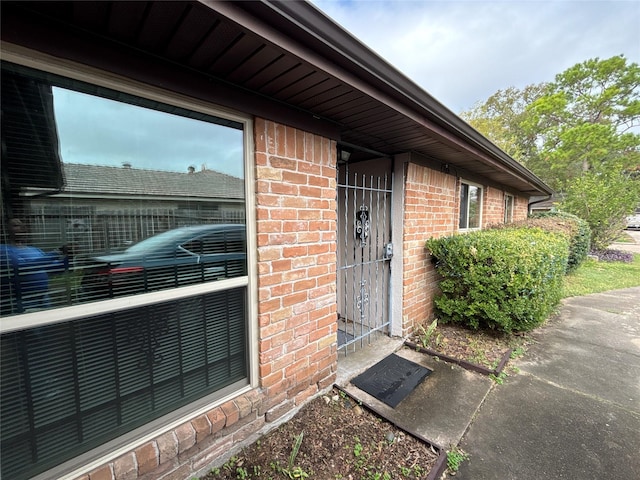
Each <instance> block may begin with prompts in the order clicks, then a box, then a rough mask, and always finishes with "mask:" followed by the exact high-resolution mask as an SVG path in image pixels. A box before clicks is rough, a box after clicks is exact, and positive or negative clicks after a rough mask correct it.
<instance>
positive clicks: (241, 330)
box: [0, 63, 249, 479]
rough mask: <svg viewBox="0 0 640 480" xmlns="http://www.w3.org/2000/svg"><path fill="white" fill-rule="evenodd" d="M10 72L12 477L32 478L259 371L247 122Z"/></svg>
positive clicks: (7, 367)
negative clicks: (252, 355)
mask: <svg viewBox="0 0 640 480" xmlns="http://www.w3.org/2000/svg"><path fill="white" fill-rule="evenodd" d="M1 78H2V96H1V102H2V196H1V199H2V231H1V238H0V241H1V244H0V286H1V289H2V296H1V301H0V307H1V312H0V313H1V316H2V322H3V330H2V332H3V334H2V349H1V359H2V365H1V366H2V371H1V385H0V387H1V395H2V403H1V420H2V427H3V428H2V431H1V437H2V446H1V447H2V477H3V478H4V477H6V478H13V479H21V478H31V477H32V476H34V475H36V474H38V473H41V472H44V471H46V470H48V469H51V468H54V467H55V466H56V465H59V464H61V463H63V462H65V461H68V460H70V459H72V458H73V457H75V456H77V455H79V454H82V453H84V452H87V451H89V450H91V449H94V448H96V447H98V446H99V445H101V444H103V443H105V442H107V441H112V440H113V439H115V438H117V437H119V436H121V435H123V434H125V433H127V432H130V431H132V430H134V429H136V428H140V427H141V426H142V425H145V424H148V423H149V422H153V421H154V420H155V419H158V418H160V417H161V416H163V415H166V414H168V413H170V412H172V411H175V410H177V409H180V408H182V407H184V406H185V405H187V404H189V403H191V402H194V401H196V400H198V399H201V398H203V397H206V396H211V395H213V396H214V397H215V394H216V392H220V391H222V390H224V389H228V388H239V387H240V386H243V385H247V384H248V378H249V366H248V364H249V361H248V333H247V331H248V318H247V317H248V315H247V304H248V298H247V297H248V274H247V233H246V227H245V213H246V208H245V179H244V168H245V155H246V152H245V148H244V145H245V135H246V131H245V130H246V128H245V123H243V121H242V119H237V118H228V116H227V117H225V116H218V115H214V114H212V113H210V112H205V111H195V110H194V109H189V108H186V107H185V106H184V104H180V105H174V104H171V103H170V102H168V103H162V102H158V101H152V100H149V99H147V98H144V96H136V95H133V94H129V93H123V92H119V91H116V90H111V89H108V88H103V87H99V86H96V85H91V84H87V83H83V82H79V81H76V80H72V79H69V78H65V77H60V76H56V75H52V74H48V73H45V72H41V71H35V70H31V69H27V68H24V67H21V66H18V65H15V64H10V63H3V64H2V77H1ZM207 285H210V287H207ZM189 286H198V288H197V289H196V290H192V289H190V288H189ZM203 286H204V287H206V288H202V287H203ZM162 290H165V291H168V290H174V291H175V292H176V293H172V294H171V295H170V296H169V297H167V298H171V299H172V300H169V301H164V300H165V299H164V298H163V297H160V296H158V295H157V294H154V292H159V291H162ZM145 295H146V296H145ZM123 297H131V300H130V301H128V302H127V304H128V305H129V306H128V307H127V308H124V309H123V308H122V302H121V300H122V298H123ZM149 299H151V300H149ZM98 302H99V303H98ZM118 302H120V303H118ZM88 304H91V305H92V307H91V311H92V312H93V313H94V314H92V315H88V314H87V316H86V317H82V315H78V314H77V312H78V311H79V307H82V306H83V305H88ZM64 308H66V309H67V310H69V311H72V310H73V312H75V313H74V315H73V319H72V320H69V321H60V320H59V318H60V317H61V315H59V316H58V320H55V321H52V320H51V318H53V316H52V315H50V313H52V312H53V311H55V310H59V311H61V312H62V310H60V309H64ZM74 309H75V310H74ZM67 310H64V311H65V312H66V311H67ZM96 311H98V312H99V314H97V315H96V314H95V312H96ZM53 313H55V312H53ZM54 316H55V315H54ZM62 316H63V315H62ZM23 317H24V318H26V317H28V318H29V322H28V326H27V327H21V326H20V321H21V318H23Z"/></svg>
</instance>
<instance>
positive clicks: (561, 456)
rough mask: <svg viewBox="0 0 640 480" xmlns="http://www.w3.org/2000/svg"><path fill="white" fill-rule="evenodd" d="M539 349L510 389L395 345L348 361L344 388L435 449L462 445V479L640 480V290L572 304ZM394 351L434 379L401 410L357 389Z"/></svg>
mask: <svg viewBox="0 0 640 480" xmlns="http://www.w3.org/2000/svg"><path fill="white" fill-rule="evenodd" d="M536 340H537V342H536V343H535V344H534V345H533V346H531V347H530V348H529V349H528V351H527V353H526V355H525V356H524V357H523V358H521V359H520V361H518V362H516V363H515V366H517V367H518V368H519V369H520V372H519V373H518V374H515V375H513V374H512V375H511V376H509V377H508V379H507V380H506V381H505V383H504V384H503V385H493V383H492V381H491V380H490V379H489V378H487V377H486V376H483V375H480V374H477V373H473V372H469V371H466V370H463V369H462V368H460V367H458V366H455V365H454V366H452V365H451V364H448V363H445V362H442V361H441V362H437V361H435V360H434V359H433V358H432V357H429V356H427V355H424V354H420V353H417V352H415V351H414V350H411V349H408V348H407V347H403V346H402V342H401V341H400V340H397V339H390V338H388V337H383V338H381V339H379V341H376V342H375V344H373V345H371V346H370V347H365V348H364V349H363V350H361V351H359V352H357V353H356V354H353V355H350V356H348V357H344V358H341V359H340V360H339V361H338V384H339V385H341V386H343V387H344V388H345V389H346V390H347V391H348V392H349V393H350V394H351V395H353V396H354V397H356V398H358V399H359V400H361V401H362V402H363V403H364V404H366V405H368V406H370V407H372V408H373V409H374V410H375V411H377V412H378V413H379V414H381V415H383V416H384V417H386V418H387V419H389V420H390V421H392V422H394V423H395V424H397V425H399V426H401V427H403V428H405V429H406V430H407V431H409V432H411V433H413V434H415V435H417V436H419V437H421V438H423V439H426V440H428V441H430V442H431V443H434V444H436V445H439V446H441V447H443V448H445V449H447V450H449V449H450V447H451V446H452V445H458V444H459V445H460V447H461V448H462V449H463V450H464V451H465V452H467V453H468V454H469V459H468V460H467V461H465V462H464V463H463V464H462V467H461V468H460V471H459V472H458V474H457V475H456V477H454V478H456V479H462V480H543V479H544V480H546V479H553V480H556V479H566V480H591V479H593V480H618V479H636V478H640V474H639V472H640V287H636V288H630V289H626V290H618V291H613V292H607V293H602V294H596V295H589V296H584V297H575V298H571V299H568V300H565V301H563V303H562V306H561V310H560V314H559V315H558V316H557V317H556V318H554V319H553V320H551V321H550V322H549V323H548V324H547V325H545V326H544V327H542V328H541V329H540V330H539V331H538V332H537V333H536ZM392 352H395V353H397V354H398V355H401V356H403V357H405V358H407V359H409V360H411V361H413V362H415V363H419V364H421V365H423V366H425V367H427V368H429V369H431V370H433V373H432V374H431V375H430V376H429V377H428V378H427V379H426V380H425V381H424V382H423V383H422V384H421V385H420V386H418V388H416V390H414V391H413V392H412V393H411V394H409V396H408V397H407V398H406V399H405V400H403V401H402V402H400V404H399V405H398V406H397V407H396V408H391V407H388V406H387V405H385V404H383V403H382V402H380V401H378V400H377V399H376V398H374V397H371V396H369V395H368V394H366V393H365V392H362V391H361V390H359V389H358V388H356V387H355V386H354V385H352V384H350V383H349V380H350V379H351V378H353V377H354V376H355V375H357V374H358V373H360V372H361V371H364V370H365V369H366V368H368V367H369V366H371V365H373V364H374V363H375V362H377V361H379V360H380V359H382V358H383V357H385V356H386V355H388V354H390V353H392ZM510 365H511V366H514V364H513V363H511V364H510Z"/></svg>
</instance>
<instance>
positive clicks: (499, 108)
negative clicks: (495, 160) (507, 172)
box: [460, 83, 547, 165]
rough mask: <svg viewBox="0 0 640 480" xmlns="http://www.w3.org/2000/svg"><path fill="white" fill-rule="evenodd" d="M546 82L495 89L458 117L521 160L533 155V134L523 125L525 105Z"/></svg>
mask: <svg viewBox="0 0 640 480" xmlns="http://www.w3.org/2000/svg"><path fill="white" fill-rule="evenodd" d="M546 88H547V84H544V83H541V84H537V85H528V86H526V87H525V88H523V89H518V88H515V87H509V88H507V89H505V90H498V91H497V92H496V93H494V94H493V95H491V96H490V97H489V98H488V99H487V101H486V102H484V103H477V104H476V105H474V107H473V108H472V109H471V110H468V111H465V112H462V113H461V114H460V116H461V117H462V118H463V119H464V120H466V121H467V122H468V123H469V124H470V125H471V126H472V127H473V128H475V129H476V130H478V131H479V132H480V133H482V134H483V135H484V136H485V137H487V138H488V139H489V140H491V141H492V142H493V143H495V144H496V145H497V146H498V147H500V148H501V149H502V150H504V151H505V152H506V153H508V154H509V155H510V156H512V157H513V158H515V159H517V160H518V161H520V162H521V163H523V164H525V165H526V163H527V159H528V158H529V157H530V156H531V155H532V154H535V150H536V145H535V140H536V137H535V135H531V133H530V132H528V131H525V129H524V128H523V126H524V124H525V121H526V116H527V115H528V114H529V112H528V111H527V108H528V106H529V105H530V104H531V103H533V102H534V101H535V100H536V99H537V98H539V97H540V96H541V95H542V94H543V93H544V91H545V89H546Z"/></svg>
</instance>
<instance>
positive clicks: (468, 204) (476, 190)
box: [458, 182, 482, 230]
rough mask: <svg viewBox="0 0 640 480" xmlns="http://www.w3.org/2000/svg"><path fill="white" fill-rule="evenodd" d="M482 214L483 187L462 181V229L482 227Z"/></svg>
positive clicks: (459, 224) (460, 226) (460, 223)
mask: <svg viewBox="0 0 640 480" xmlns="http://www.w3.org/2000/svg"><path fill="white" fill-rule="evenodd" d="M481 215H482V188H481V187H479V186H477V185H472V184H470V183H466V182H462V183H461V184H460V221H459V223H458V227H459V228H460V229H461V230H471V229H478V228H480V219H481Z"/></svg>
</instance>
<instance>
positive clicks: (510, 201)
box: [504, 193, 515, 223]
mask: <svg viewBox="0 0 640 480" xmlns="http://www.w3.org/2000/svg"><path fill="white" fill-rule="evenodd" d="M514 205H515V199H514V198H513V195H509V194H508V193H505V194H504V223H511V222H513V206H514Z"/></svg>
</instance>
